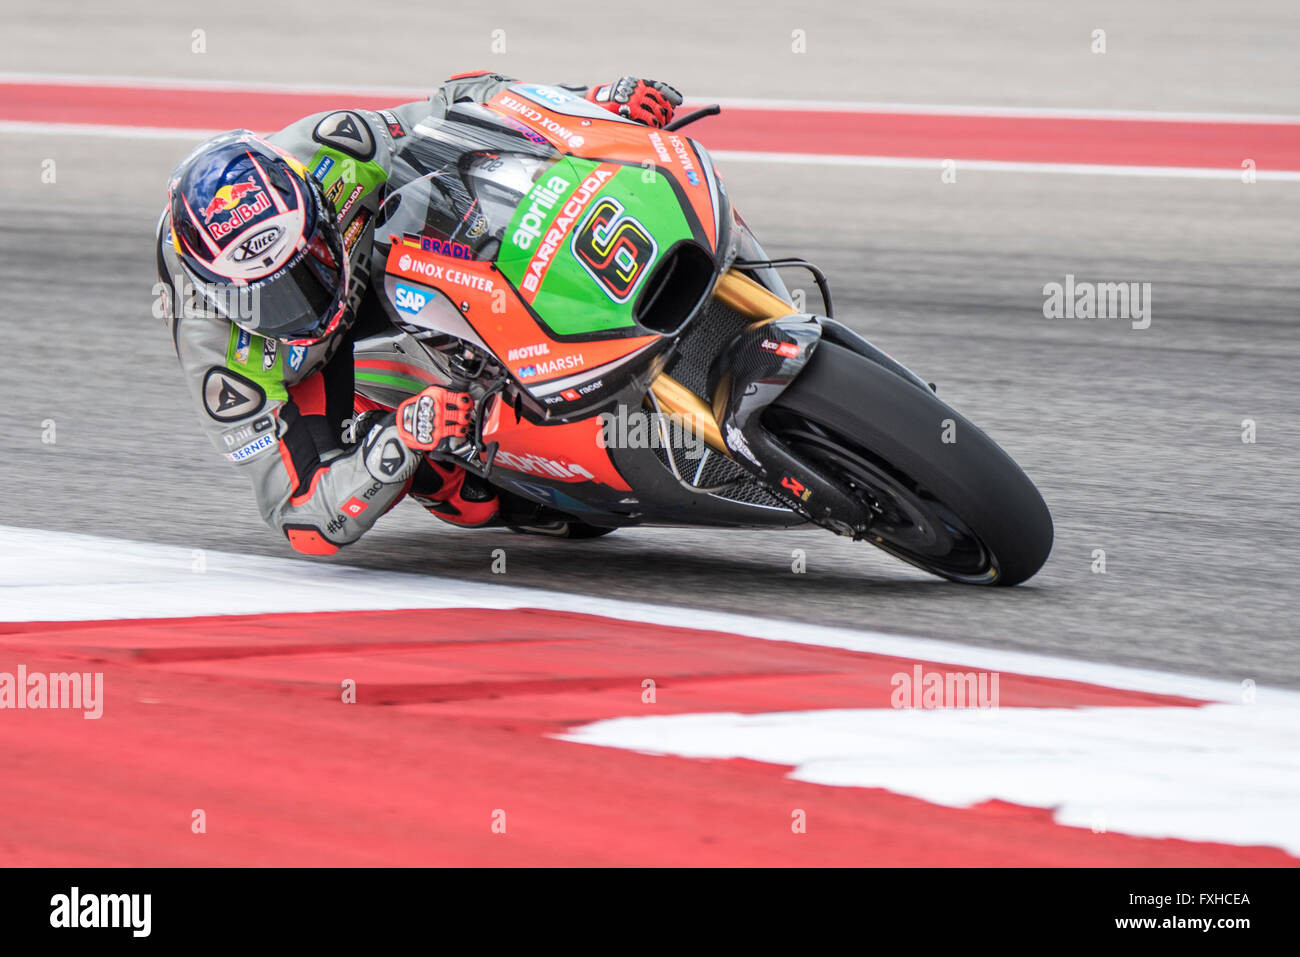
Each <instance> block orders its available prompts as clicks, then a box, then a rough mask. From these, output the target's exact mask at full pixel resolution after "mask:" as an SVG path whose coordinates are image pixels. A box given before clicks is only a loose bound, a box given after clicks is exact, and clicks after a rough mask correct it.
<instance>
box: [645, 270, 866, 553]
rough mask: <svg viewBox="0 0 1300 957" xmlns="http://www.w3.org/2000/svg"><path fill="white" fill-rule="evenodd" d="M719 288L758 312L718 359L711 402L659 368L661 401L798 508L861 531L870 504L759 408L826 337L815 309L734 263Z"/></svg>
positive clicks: (733, 303)
mask: <svg viewBox="0 0 1300 957" xmlns="http://www.w3.org/2000/svg"><path fill="white" fill-rule="evenodd" d="M714 295H715V296H716V297H717V298H719V299H721V300H722V301H723V302H725V303H726V304H727V305H728V306H730V307H731V308H733V309H736V310H737V311H738V312H741V313H743V314H745V315H749V316H751V317H753V318H754V322H752V323H751V324H750V325H748V326H747V327H746V328H745V329H744V331H742V332H741V333H740V334H739V335H738V336H736V338H735V339H733V340H732V342H731V343H730V344H729V345H728V346H727V348H726V349H725V350H723V352H722V353H721V354H720V355H719V356H718V358H717V359H716V360H715V361H714V365H713V369H712V371H711V372H710V376H709V389H708V393H709V395H711V396H712V397H713V404H712V407H709V406H708V405H706V404H705V403H704V402H703V401H702V400H700V399H699V398H698V397H697V396H695V395H694V394H693V393H691V392H690V391H689V390H687V389H686V388H685V387H683V386H682V385H681V384H680V383H678V382H676V381H675V380H673V379H670V378H669V377H667V376H662V375H661V376H660V377H659V378H658V379H656V380H655V381H654V382H653V383H652V384H651V387H650V389H651V392H652V393H653V395H654V398H655V401H656V403H657V404H658V405H659V406H660V407H661V408H666V409H667V410H668V411H670V412H676V413H678V414H680V415H683V416H687V417H690V418H691V420H692V421H694V422H696V423H697V429H698V432H699V434H700V435H701V436H702V438H703V439H704V441H705V442H706V443H707V444H709V445H710V446H711V447H713V448H714V449H716V450H717V451H719V452H721V453H722V454H724V455H726V456H728V457H729V458H731V459H732V460H733V461H734V462H735V463H736V464H737V465H739V466H740V467H741V468H743V469H744V470H745V471H747V472H749V473H750V474H751V475H753V476H754V477H755V478H756V479H757V480H758V481H760V482H762V483H763V485H765V486H766V487H767V488H768V489H770V490H771V492H772V493H773V494H774V495H776V496H777V497H778V498H780V499H781V500H782V501H783V502H785V503H786V504H787V505H788V506H789V507H790V508H791V509H792V510H793V511H795V512H797V513H798V514H800V515H803V516H804V517H805V518H807V519H809V520H810V521H812V522H815V523H816V524H818V525H822V526H823V527H826V528H829V529H831V530H832V531H835V532H837V533H839V534H844V535H854V534H860V532H861V530H862V529H863V528H865V525H866V521H867V510H866V508H865V506H864V505H863V503H862V502H860V501H859V500H858V499H856V498H854V497H853V496H851V495H850V494H848V493H847V492H846V491H845V490H844V489H843V488H842V487H841V486H840V485H839V483H837V482H836V481H834V479H832V478H831V477H830V476H828V475H826V474H824V473H823V472H821V470H819V469H817V468H813V467H811V466H809V465H808V464H807V463H805V462H802V461H800V460H799V459H798V458H797V457H796V456H794V455H792V454H791V453H790V451H789V450H788V449H787V448H786V447H785V446H784V445H782V444H781V443H780V442H779V441H777V440H776V438H775V437H774V436H773V435H772V434H771V433H770V432H769V431H768V430H767V428H766V427H765V426H764V425H763V422H762V412H763V410H764V409H765V408H767V407H768V406H769V405H771V403H772V402H773V400H775V399H776V398H777V397H778V396H779V395H780V394H781V393H782V392H784V391H785V388H786V386H788V385H789V384H790V383H791V382H792V381H794V379H795V377H796V376H797V375H799V373H800V372H801V371H802V370H803V368H804V366H805V365H807V363H808V360H809V359H810V358H811V357H812V354H813V352H814V350H815V349H816V348H817V345H818V343H819V342H820V341H821V339H822V331H823V330H822V324H821V322H820V321H819V320H818V318H817V317H815V316H812V315H807V314H803V313H796V312H794V310H793V307H791V306H790V304H789V303H787V302H785V301H784V300H782V299H780V298H779V297H778V296H776V295H774V294H773V293H772V292H770V291H769V290H768V289H766V288H765V287H763V286H760V285H759V284H758V283H756V282H754V281H753V280H752V279H749V278H748V277H746V276H744V275H743V274H741V273H738V272H735V271H729V272H727V273H725V274H724V275H723V276H722V278H721V279H720V280H719V282H718V286H717V288H716V289H715V292H714Z"/></svg>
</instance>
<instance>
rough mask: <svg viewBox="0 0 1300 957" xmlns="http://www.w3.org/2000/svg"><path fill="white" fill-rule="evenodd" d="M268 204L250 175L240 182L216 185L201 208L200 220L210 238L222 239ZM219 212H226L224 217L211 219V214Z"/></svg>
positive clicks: (260, 211)
mask: <svg viewBox="0 0 1300 957" xmlns="http://www.w3.org/2000/svg"><path fill="white" fill-rule="evenodd" d="M270 208H271V198H270V197H269V196H267V195H266V190H265V189H263V188H262V187H261V186H259V185H258V184H257V183H256V182H255V181H254V180H253V177H252V176H251V175H250V176H249V177H248V179H247V180H245V181H244V182H242V183H231V184H230V185H228V186H222V187H220V188H218V189H217V192H216V194H215V195H214V196H213V197H212V202H210V203H208V205H207V206H205V207H204V209H203V222H204V223H205V224H206V225H207V229H208V232H209V233H211V234H212V238H213V239H224V238H225V237H226V236H229V235H230V234H231V233H232V232H234V230H236V229H238V228H239V227H240V226H243V225H244V224H245V223H247V222H250V221H251V220H253V219H255V218H257V217H258V216H260V215H261V214H262V213H264V212H266V211H267V210H268V209H270ZM220 213H226V214H227V215H226V218H225V219H220V220H217V221H216V222H213V221H212V219H213V217H214V216H217V215H218V214H220Z"/></svg>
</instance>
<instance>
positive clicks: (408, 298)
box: [393, 282, 429, 315]
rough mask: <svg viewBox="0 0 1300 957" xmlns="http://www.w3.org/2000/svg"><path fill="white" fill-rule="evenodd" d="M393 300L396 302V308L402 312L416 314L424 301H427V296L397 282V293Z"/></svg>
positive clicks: (423, 304) (422, 306)
mask: <svg viewBox="0 0 1300 957" xmlns="http://www.w3.org/2000/svg"><path fill="white" fill-rule="evenodd" d="M393 301H394V302H395V303H397V308H398V309H401V310H402V311H403V312H409V313H411V314H412V315H417V314H418V313H419V312H420V310H421V309H423V308H424V306H425V303H427V302H428V301H429V298H428V297H427V296H426V295H425V294H424V293H422V292H419V291H418V290H416V289H412V288H411V287H410V286H407V285H405V284H404V283H400V282H399V283H398V284H397V295H396V296H395V297H394V299H393Z"/></svg>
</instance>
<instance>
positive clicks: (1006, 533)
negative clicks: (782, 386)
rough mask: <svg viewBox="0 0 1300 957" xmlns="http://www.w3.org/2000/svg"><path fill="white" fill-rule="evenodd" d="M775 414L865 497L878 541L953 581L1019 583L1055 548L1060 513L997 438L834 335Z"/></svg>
mask: <svg viewBox="0 0 1300 957" xmlns="http://www.w3.org/2000/svg"><path fill="white" fill-rule="evenodd" d="M763 424H764V425H765V427H766V428H767V429H768V431H770V432H771V433H772V435H773V436H774V437H775V438H776V439H777V440H778V441H779V442H781V443H782V444H783V445H785V446H786V448H788V449H789V450H790V451H791V452H792V453H793V454H794V455H795V456H796V457H798V458H799V459H800V460H802V461H805V462H808V463H809V465H810V466H814V467H816V468H817V469H818V470H819V471H821V472H822V473H823V474H824V475H826V476H827V477H829V478H832V479H834V480H835V481H836V482H837V484H838V485H840V486H841V487H842V488H844V489H846V490H848V491H849V492H850V493H851V494H852V495H853V496H854V497H855V498H857V499H859V500H860V501H861V503H862V504H863V506H864V507H865V509H866V511H867V514H868V515H869V516H870V519H869V522H868V525H867V528H866V532H865V537H866V539H867V540H868V541H870V542H872V543H873V544H875V545H877V546H879V547H880V548H882V549H884V550H885V551H886V552H889V553H890V554H891V555H894V556H896V557H898V558H901V559H902V560H904V561H906V562H910V563H911V564H913V565H916V566H918V567H919V568H923V569H925V570H926V571H928V572H931V573H932V574H935V575H939V576H941V577H943V578H948V579H951V580H953V581H959V582H966V583H970V584H980V585H1017V584H1019V583H1020V582H1022V581H1024V580H1025V579H1027V578H1029V577H1030V576H1032V575H1033V574H1034V573H1035V572H1037V571H1038V569H1039V568H1041V567H1042V565H1043V563H1044V562H1045V561H1046V560H1047V556H1048V554H1049V553H1050V552H1051V550H1052V516H1051V514H1050V513H1049V512H1048V510H1047V505H1046V504H1045V503H1044V502H1043V498H1042V496H1041V495H1040V494H1039V493H1038V489H1036V488H1035V487H1034V483H1033V482H1031V481H1030V480H1029V478H1028V476H1026V475H1025V473H1024V472H1023V471H1021V469H1020V466H1018V465H1017V464H1016V463H1015V462H1014V461H1013V460H1012V459H1011V457H1010V456H1009V455H1007V454H1006V453H1005V452H1003V451H1002V449H1001V448H999V447H998V445H997V443H996V442H994V441H993V440H992V439H990V438H989V437H988V436H987V435H985V434H984V433H983V432H981V431H980V430H979V429H978V428H976V427H975V426H974V425H972V424H971V423H970V422H968V421H967V420H966V419H964V418H963V417H962V416H961V415H960V414H958V413H957V412H955V411H953V409H951V408H950V407H949V406H948V405H947V404H946V403H944V402H942V401H940V400H939V398H938V397H937V396H936V395H935V394H934V393H933V392H932V391H930V390H929V389H925V388H922V387H920V386H918V385H917V384H915V383H914V382H911V381H909V380H907V379H904V378H903V377H902V376H900V375H898V374H896V373H894V372H892V371H890V370H889V369H886V368H884V367H883V366H881V365H878V364H877V363H875V362H872V361H871V360H870V359H867V358H865V357H863V356H860V355H858V354H857V353H855V352H852V351H851V350H849V349H846V348H844V347H842V346H839V345H836V344H835V343H832V342H828V341H825V340H823V341H822V342H820V343H819V344H818V345H817V348H816V350H815V351H814V352H813V354H812V358H811V359H809V361H808V365H807V366H806V367H805V368H804V369H803V371H802V372H800V373H799V375H798V377H797V378H796V379H795V380H794V381H793V382H792V383H791V384H790V385H789V386H788V387H787V388H786V390H785V391H784V392H783V393H782V394H781V395H780V396H779V397H778V398H777V399H776V401H774V402H773V403H772V405H771V406H770V407H768V409H767V410H765V412H764V413H763Z"/></svg>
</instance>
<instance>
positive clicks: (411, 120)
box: [157, 71, 682, 555]
mask: <svg viewBox="0 0 1300 957" xmlns="http://www.w3.org/2000/svg"><path fill="white" fill-rule="evenodd" d="M513 82H515V81H514V80H513V79H511V78H509V77H505V76H501V75H500V74H496V73H488V72H486V71H480V72H476V73H464V74H459V75H457V76H454V77H451V78H450V79H449V80H448V81H447V82H446V83H445V84H444V85H443V86H442V87H441V88H440V89H439V90H438V91H437V92H435V93H434V94H433V95H432V96H431V97H430V98H429V99H428V100H422V101H417V102H414V103H406V104H403V105H401V106H395V107H393V108H392V109H391V110H379V111H377V112H376V111H372V110H360V109H346V110H335V111H332V112H328V113H320V114H316V115H314V116H310V117H307V118H305V119H303V120H299V121H298V122H297V123H294V124H293V125H291V126H289V127H287V128H286V129H284V130H282V131H280V132H279V133H275V134H272V135H271V136H268V137H266V138H265V139H262V138H259V137H257V136H255V135H253V134H252V133H250V132H248V131H247V130H235V131H232V132H230V133H224V134H222V135H220V136H217V137H215V138H213V139H211V140H208V141H207V142H205V143H203V144H201V145H200V146H199V147H198V148H196V149H195V150H194V151H193V152H192V153H190V155H189V156H188V157H186V158H185V159H184V160H183V161H182V162H181V164H180V166H178V167H177V169H176V171H175V172H174V173H173V174H172V177H171V181H170V184H169V203H168V207H167V209H166V210H164V212H163V215H162V219H161V221H160V222H159V225H158V240H157V250H158V274H159V279H160V280H161V291H162V293H163V296H164V298H165V299H166V306H165V310H164V311H165V313H166V316H167V319H168V321H169V324H170V327H171V333H172V341H173V343H174V345H175V347H176V353H177V356H178V357H179V359H180V362H181V367H182V369H183V370H184V373H185V376H186V378H187V379H188V381H189V385H190V391H191V393H192V394H193V396H194V399H195V401H196V402H197V403H198V406H199V409H200V419H201V420H202V422H203V425H204V428H205V430H206V431H207V432H208V435H209V437H210V438H211V439H212V441H213V442H214V443H215V444H216V446H217V448H218V449H219V450H220V451H222V452H224V453H225V456H226V458H227V459H228V460H229V461H231V462H233V463H235V464H236V465H237V466H238V467H239V468H240V469H242V470H243V471H244V472H245V474H247V475H248V476H249V477H250V478H251V479H252V483H253V491H254V495H255V496H256V498H257V503H258V506H259V508H260V510H261V512H262V517H263V519H265V521H266V522H267V524H269V525H271V526H272V527H273V528H276V529H279V530H280V531H282V532H283V533H284V534H285V536H286V537H287V538H288V540H289V543H290V545H292V546H293V547H294V548H295V549H296V550H297V551H299V552H304V553H306V554H309V555H330V554H333V553H334V552H336V551H338V549H339V547H340V546H342V545H347V544H350V543H351V542H354V541H356V540H357V539H358V538H360V537H361V535H362V534H364V533H365V532H366V531H367V530H369V529H370V527H371V526H373V525H374V523H375V521H376V520H377V519H378V518H379V516H380V515H382V514H383V513H384V512H386V511H387V510H388V509H389V508H391V507H392V506H393V505H395V504H396V503H397V501H398V500H399V499H401V497H402V496H403V495H404V494H408V493H409V494H410V495H412V496H413V497H414V498H416V500H417V501H419V502H420V504H422V505H423V506H424V507H425V508H427V509H429V511H430V512H432V513H433V514H434V515H436V516H437V517H439V518H442V519H444V520H446V521H449V522H453V523H456V524H459V525H483V524H486V523H489V522H491V521H493V520H494V519H495V518H496V517H497V514H498V512H499V509H500V503H499V501H498V498H497V495H496V493H495V492H494V491H493V490H492V489H491V488H490V487H489V486H488V485H487V484H486V483H483V482H482V481H480V480H478V479H477V478H476V477H475V476H472V475H469V474H468V473H467V472H465V471H464V470H463V469H460V468H459V467H455V466H446V465H443V464H441V463H438V462H435V461H433V460H432V459H431V458H429V457H428V456H427V455H426V454H425V453H427V452H430V451H433V450H435V449H446V448H447V447H448V446H449V445H453V444H454V443H456V442H457V441H459V440H463V439H465V438H466V437H467V436H468V434H469V429H470V427H471V425H472V423H471V418H472V409H473V402H472V400H471V398H470V396H469V394H468V393H465V392H456V391H453V390H451V389H448V388H444V387H441V386H437V385H433V386H429V387H428V388H426V389H425V390H424V391H422V392H420V393H419V394H417V395H414V396H412V397H411V398H409V399H407V400H406V401H404V402H402V403H401V405H399V406H398V408H397V410H396V412H388V411H385V410H376V409H374V405H375V404H374V403H371V402H369V401H368V400H366V399H364V398H363V397H361V396H357V395H355V392H354V385H353V356H352V341H353V336H354V334H356V333H358V332H359V331H360V330H361V329H362V328H368V327H370V326H372V325H375V324H385V323H387V320H386V319H385V318H384V313H383V307H382V306H381V304H380V303H379V300H378V297H377V296H376V295H375V293H374V292H373V288H374V286H376V285H377V284H379V283H378V280H380V279H381V278H382V276H380V275H378V274H377V273H378V272H379V271H380V270H382V269H383V263H382V261H376V262H372V261H371V251H372V242H373V236H374V222H373V217H374V215H375V212H376V210H377V209H378V208H379V204H380V201H381V200H382V198H383V197H384V195H386V192H387V189H388V188H389V187H390V186H391V187H394V188H395V187H398V186H401V185H402V184H401V183H390V182H389V175H390V174H391V173H392V171H393V169H394V164H393V157H394V154H395V153H396V152H397V151H398V150H399V149H400V147H401V144H402V141H403V139H404V138H405V137H407V136H409V135H411V133H412V130H413V129H414V127H415V126H416V124H418V123H420V122H421V121H423V120H426V119H428V118H430V117H432V118H433V119H435V120H436V119H439V118H441V117H442V116H444V115H445V114H446V111H447V110H448V109H449V107H450V106H451V105H452V104H454V103H462V102H466V101H474V102H478V103H483V102H486V101H487V100H489V99H490V98H491V97H492V96H494V95H495V94H496V93H497V92H498V91H500V90H501V89H503V88H504V87H506V86H507V85H509V84H510V83H513ZM569 89H572V90H574V91H575V92H578V91H581V90H582V89H583V88H581V87H570V88H569ZM586 98H587V99H588V100H590V101H591V102H593V103H596V104H598V105H600V106H602V107H604V108H606V109H608V110H610V111H612V112H615V113H618V114H619V115H621V116H624V117H627V118H629V119H632V120H635V121H638V122H641V123H645V124H647V125H650V126H655V127H663V126H664V125H666V124H667V123H668V122H669V121H670V120H671V119H672V116H673V111H674V109H675V107H677V106H678V105H680V104H681V102H682V100H681V96H680V94H678V93H677V91H676V90H674V89H673V88H672V87H670V86H667V85H666V84H663V83H659V82H657V81H654V80H643V79H638V78H636V77H630V76H628V77H623V78H621V79H619V80H617V81H615V82H614V83H610V84H605V85H602V86H597V87H594V88H592V89H590V90H589V91H588V92H587V93H586ZM331 172H333V173H334V175H333V176H331V175H330V174H331ZM326 183H329V186H328V187H326V186H325V184H326ZM376 258H377V257H376ZM372 274H374V275H372ZM367 410H368V411H367ZM363 412H364V413H365V414H364V415H362V414H361V413H363ZM354 415H356V416H357V418H356V421H355V422H352V419H353V416H354Z"/></svg>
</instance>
